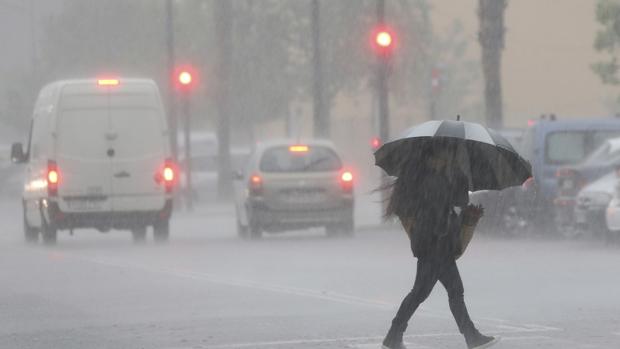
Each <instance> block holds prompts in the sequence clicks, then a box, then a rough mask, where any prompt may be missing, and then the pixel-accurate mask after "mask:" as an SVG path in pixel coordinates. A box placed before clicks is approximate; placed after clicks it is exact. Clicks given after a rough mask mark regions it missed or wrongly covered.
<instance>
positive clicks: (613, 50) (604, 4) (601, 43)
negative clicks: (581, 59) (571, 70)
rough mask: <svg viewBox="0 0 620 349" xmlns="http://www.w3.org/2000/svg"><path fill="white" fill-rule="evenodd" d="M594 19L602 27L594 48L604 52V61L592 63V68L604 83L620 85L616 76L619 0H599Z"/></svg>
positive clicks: (619, 32)
mask: <svg viewBox="0 0 620 349" xmlns="http://www.w3.org/2000/svg"><path fill="white" fill-rule="evenodd" d="M596 20H597V21H598V22H599V23H600V24H601V26H602V28H601V29H600V30H599V31H598V32H597V33H596V38H595V40H594V48H595V49H596V50H597V51H599V52H602V53H604V54H606V55H607V56H608V58H607V59H606V60H604V61H600V62H596V63H594V64H592V66H591V67H592V70H593V71H594V73H596V74H597V75H598V76H599V77H600V78H601V81H602V82H603V83H604V84H608V85H620V79H619V78H618V49H619V48H620V1H617V0H599V2H598V4H597V6H596Z"/></svg>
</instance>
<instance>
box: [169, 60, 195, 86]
mask: <svg viewBox="0 0 620 349" xmlns="http://www.w3.org/2000/svg"><path fill="white" fill-rule="evenodd" d="M197 76H198V74H197V73H196V70H195V69H194V68H193V67H191V66H187V65H185V66H180V67H177V68H176V69H175V70H174V74H173V76H172V82H173V84H174V87H175V88H176V89H177V90H180V91H184V92H189V91H190V90H192V89H194V87H195V85H196V84H197V79H198V77H197Z"/></svg>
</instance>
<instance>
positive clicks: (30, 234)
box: [24, 213, 39, 244]
mask: <svg viewBox="0 0 620 349" xmlns="http://www.w3.org/2000/svg"><path fill="white" fill-rule="evenodd" d="M24 239H25V240H26V243H27V244H36V243H37V242H39V230H38V229H37V228H33V227H31V226H30V225H29V224H28V221H27V220H26V214H25V213H24Z"/></svg>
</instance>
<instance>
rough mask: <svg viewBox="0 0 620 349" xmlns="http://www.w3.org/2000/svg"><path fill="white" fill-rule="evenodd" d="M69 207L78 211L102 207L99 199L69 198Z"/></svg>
mask: <svg viewBox="0 0 620 349" xmlns="http://www.w3.org/2000/svg"><path fill="white" fill-rule="evenodd" d="M67 206H69V209H72V210H78V211H95V210H99V209H101V207H102V203H101V201H99V200H97V201H95V200H70V201H67Z"/></svg>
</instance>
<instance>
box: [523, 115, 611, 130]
mask: <svg viewBox="0 0 620 349" xmlns="http://www.w3.org/2000/svg"><path fill="white" fill-rule="evenodd" d="M532 127H534V128H536V129H538V130H541V131H542V132H553V131H563V130H568V131H571V130H588V129H596V130H605V129H608V128H612V129H620V118H616V117H603V118H580V119H570V120H566V119H565V120H555V121H551V120H537V121H536V123H535V124H534V125H533V126H532Z"/></svg>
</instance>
